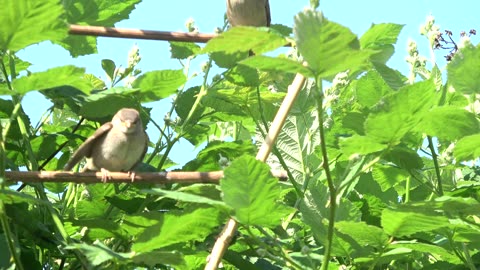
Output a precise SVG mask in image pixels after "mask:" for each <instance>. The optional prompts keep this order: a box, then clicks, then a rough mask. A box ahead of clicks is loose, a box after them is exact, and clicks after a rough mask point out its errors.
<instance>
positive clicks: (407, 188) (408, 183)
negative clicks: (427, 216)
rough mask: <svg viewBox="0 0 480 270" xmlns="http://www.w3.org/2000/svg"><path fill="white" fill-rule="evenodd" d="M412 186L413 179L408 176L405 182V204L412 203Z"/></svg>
mask: <svg viewBox="0 0 480 270" xmlns="http://www.w3.org/2000/svg"><path fill="white" fill-rule="evenodd" d="M411 184H412V177H410V176H408V177H407V181H406V182H405V203H408V202H409V201H410V186H411Z"/></svg>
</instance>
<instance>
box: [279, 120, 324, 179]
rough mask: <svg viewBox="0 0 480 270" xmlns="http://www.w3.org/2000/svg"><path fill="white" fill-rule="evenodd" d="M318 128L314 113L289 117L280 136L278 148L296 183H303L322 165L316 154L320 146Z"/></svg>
mask: <svg viewBox="0 0 480 270" xmlns="http://www.w3.org/2000/svg"><path fill="white" fill-rule="evenodd" d="M317 128H318V121H317V120H316V119H315V117H314V114H313V113H311V114H310V113H306V114H305V115H299V116H289V117H288V118H287V119H286V121H285V124H284V126H283V128H282V132H281V133H280V134H279V136H278V140H277V148H278V150H279V152H280V154H281V156H282V157H283V159H284V160H285V163H286V164H287V167H288V168H289V169H290V170H291V172H292V174H293V176H294V178H295V180H296V181H301V182H303V180H305V178H304V176H305V175H307V174H308V172H309V171H310V172H311V170H316V169H317V168H318V167H319V166H320V164H321V159H320V158H319V156H318V155H317V153H316V152H315V148H316V147H317V146H318V145H320V142H319V135H318V133H317V132H315V131H317ZM312 177H313V176H312Z"/></svg>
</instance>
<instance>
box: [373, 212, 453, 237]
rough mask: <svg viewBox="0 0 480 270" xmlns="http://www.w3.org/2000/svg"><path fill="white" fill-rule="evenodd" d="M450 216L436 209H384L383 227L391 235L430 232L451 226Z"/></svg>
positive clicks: (398, 235) (399, 235)
mask: <svg viewBox="0 0 480 270" xmlns="http://www.w3.org/2000/svg"><path fill="white" fill-rule="evenodd" d="M449 224H450V223H449V222H448V218H446V217H444V216H442V215H439V214H438V213H435V212H434V211H425V212H423V211H422V208H420V207H417V209H416V210H415V209H406V210H402V209H384V210H383V211H382V227H383V229H384V230H385V232H386V233H388V234H389V235H391V236H396V237H402V236H409V235H412V234H415V233H418V232H428V231H432V230H436V229H439V228H443V227H448V226H449Z"/></svg>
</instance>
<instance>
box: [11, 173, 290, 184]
mask: <svg viewBox="0 0 480 270" xmlns="http://www.w3.org/2000/svg"><path fill="white" fill-rule="evenodd" d="M272 174H273V176H275V177H277V178H280V179H281V180H282V179H283V180H286V179H287V175H286V173H285V172H279V171H272ZM109 175H110V176H111V179H110V180H108V181H107V182H114V183H127V182H132V177H131V175H129V174H128V173H124V172H110V174H109ZM5 177H6V178H7V179H8V180H10V181H20V182H31V183H35V182H75V183H86V184H94V183H101V182H102V173H101V172H85V173H77V172H66V171H50V172H47V171H40V172H36V171H31V172H18V171H13V172H12V171H10V172H5ZM222 177H223V171H213V172H155V173H151V172H149V173H135V180H134V182H135V183H154V184H166V183H185V184H191V183H214V184H218V182H219V181H220V179H221V178H222Z"/></svg>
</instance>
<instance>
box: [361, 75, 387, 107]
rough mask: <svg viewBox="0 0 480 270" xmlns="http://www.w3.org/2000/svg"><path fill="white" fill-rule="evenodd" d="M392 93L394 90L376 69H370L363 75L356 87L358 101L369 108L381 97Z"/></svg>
mask: <svg viewBox="0 0 480 270" xmlns="http://www.w3.org/2000/svg"><path fill="white" fill-rule="evenodd" d="M391 93H393V90H392V89H391V88H390V87H389V86H388V85H387V84H386V83H385V81H384V80H383V79H382V77H381V76H380V74H379V73H378V72H376V71H369V72H368V73H367V74H365V75H364V76H363V77H361V78H360V79H359V80H358V82H357V84H356V88H355V94H356V97H357V99H358V102H359V103H360V104H361V105H363V106H365V107H367V108H369V107H371V106H373V105H375V104H376V103H377V102H378V101H379V100H380V99H382V98H383V97H384V96H386V95H387V94H391Z"/></svg>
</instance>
